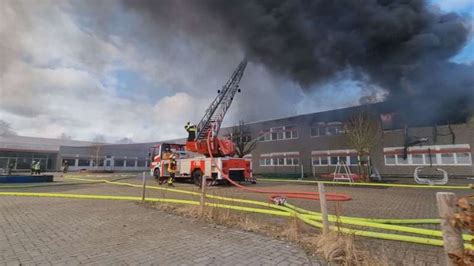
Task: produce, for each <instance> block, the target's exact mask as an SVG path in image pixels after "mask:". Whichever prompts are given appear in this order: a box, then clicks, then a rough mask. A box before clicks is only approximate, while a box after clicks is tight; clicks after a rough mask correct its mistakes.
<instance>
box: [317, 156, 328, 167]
mask: <svg viewBox="0 0 474 266" xmlns="http://www.w3.org/2000/svg"><path fill="white" fill-rule="evenodd" d="M319 158H320V162H321V165H328V157H327V156H322V157H319Z"/></svg>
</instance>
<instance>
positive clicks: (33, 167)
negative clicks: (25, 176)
mask: <svg viewBox="0 0 474 266" xmlns="http://www.w3.org/2000/svg"><path fill="white" fill-rule="evenodd" d="M35 166H36V161H33V162H32V163H31V174H32V175H34V174H35Z"/></svg>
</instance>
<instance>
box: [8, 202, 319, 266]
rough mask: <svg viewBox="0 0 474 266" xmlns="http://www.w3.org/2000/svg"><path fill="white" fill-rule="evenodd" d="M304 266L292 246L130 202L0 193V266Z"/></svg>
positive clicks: (300, 253) (301, 254) (302, 257)
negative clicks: (131, 265)
mask: <svg viewBox="0 0 474 266" xmlns="http://www.w3.org/2000/svg"><path fill="white" fill-rule="evenodd" d="M20 263H21V264H22V265H25V264H26V265H28V264H35V265H37V264H40V265H43V264H45V265H50V264H56V265H57V264H61V265H63V264H72V265H76V264H96V265H117V264H120V265H123V264H159V265H262V264H263V265H311V264H313V265H314V264H315V263H312V262H311V261H310V259H309V258H308V257H307V256H306V254H305V252H304V251H303V250H302V249H301V248H299V247H298V246H295V245H293V244H289V243H287V242H284V241H279V240H275V239H272V238H268V237H263V236H260V235H255V234H252V233H247V232H242V231H238V230H233V229H227V228H224V227H220V226H214V225H209V224H206V223H204V222H200V221H196V220H192V219H187V218H183V217H179V216H174V215H171V214H167V213H165V212H163V211H159V210H154V209H147V208H144V207H143V206H139V205H137V204H135V203H132V202H115V201H97V200H73V199H52V198H20V197H1V198H0V265H19V264H20Z"/></svg>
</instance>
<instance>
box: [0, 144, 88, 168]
mask: <svg viewBox="0 0 474 266" xmlns="http://www.w3.org/2000/svg"><path fill="white" fill-rule="evenodd" d="M91 144H93V143H92V142H88V141H77V140H69V139H49V138H34V137H24V136H16V135H9V136H0V173H1V172H3V170H5V169H7V168H8V166H9V165H13V169H12V170H13V171H14V172H18V171H29V170H30V168H31V164H32V162H33V161H36V162H38V161H39V162H40V165H41V169H42V170H43V171H53V170H56V169H58V167H59V165H58V163H57V161H58V153H59V149H60V147H61V146H62V145H68V146H76V147H77V146H88V145H91Z"/></svg>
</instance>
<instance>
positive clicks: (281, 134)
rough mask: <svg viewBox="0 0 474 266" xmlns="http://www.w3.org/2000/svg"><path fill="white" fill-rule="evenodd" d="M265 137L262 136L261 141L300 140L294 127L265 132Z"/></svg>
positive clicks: (277, 128) (272, 129) (276, 128)
mask: <svg viewBox="0 0 474 266" xmlns="http://www.w3.org/2000/svg"><path fill="white" fill-rule="evenodd" d="M263 134H264V135H262V136H260V138H259V140H260V141H274V140H285V139H296V138H298V131H297V130H296V129H295V128H294V127H292V126H287V127H274V128H271V129H270V130H267V131H264V133H263Z"/></svg>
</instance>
